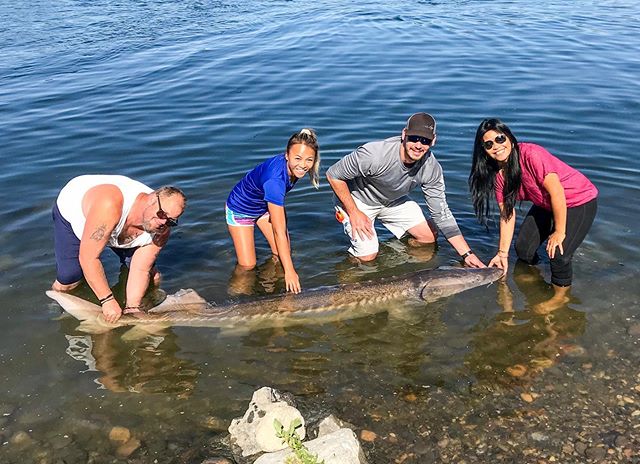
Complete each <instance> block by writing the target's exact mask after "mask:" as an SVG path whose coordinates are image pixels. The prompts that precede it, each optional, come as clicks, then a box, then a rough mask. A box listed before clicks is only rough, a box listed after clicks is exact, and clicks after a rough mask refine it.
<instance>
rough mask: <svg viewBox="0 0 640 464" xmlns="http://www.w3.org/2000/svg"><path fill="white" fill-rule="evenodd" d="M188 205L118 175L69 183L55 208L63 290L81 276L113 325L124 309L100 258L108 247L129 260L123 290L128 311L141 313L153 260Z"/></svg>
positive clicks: (176, 195)
mask: <svg viewBox="0 0 640 464" xmlns="http://www.w3.org/2000/svg"><path fill="white" fill-rule="evenodd" d="M185 206H186V197H185V195H184V193H182V191H181V190H180V189H178V188H175V187H162V188H160V189H158V190H155V191H154V190H153V189H151V188H149V187H147V186H146V185H144V184H142V183H141V182H138V181H136V180H133V179H130V178H128V177H125V176H117V175H85V176H79V177H76V178H74V179H71V180H70V181H69V183H67V185H65V187H64V188H63V189H62V190H61V191H60V194H59V195H58V199H57V200H56V203H55V204H54V206H53V223H54V234H55V252H56V281H55V282H54V283H53V285H52V289H53V290H56V291H59V292H66V291H69V290H71V289H73V288H75V287H76V286H77V285H78V284H79V283H80V281H81V279H82V277H84V278H85V279H86V281H87V283H88V284H89V286H90V287H91V289H92V290H93V292H94V293H95V295H96V297H97V298H98V300H99V301H100V304H101V306H102V312H103V314H104V318H105V320H107V321H108V322H116V321H117V320H118V319H119V318H120V316H121V314H122V308H121V306H120V304H119V303H118V302H117V301H116V300H115V298H114V297H113V294H112V293H111V289H110V287H109V282H108V281H107V278H106V276H105V272H104V268H103V266H102V263H101V262H100V254H101V253H102V251H103V250H104V248H105V247H107V246H108V247H110V248H111V249H112V250H113V251H114V252H116V254H117V255H118V256H120V259H121V261H122V262H124V259H125V257H130V258H131V263H130V266H129V277H128V280H127V286H126V295H127V296H126V298H127V300H126V305H125V308H124V309H125V311H126V312H134V311H139V310H140V306H141V302H142V297H143V296H144V294H145V292H146V290H147V287H148V286H149V282H150V280H151V278H152V277H153V278H154V280H156V281H159V277H160V276H159V273H158V272H157V271H156V269H155V266H154V264H155V261H156V258H157V256H158V253H160V250H161V249H162V248H163V247H164V245H165V244H166V243H167V240H168V239H169V236H170V234H171V227H173V226H176V225H177V224H178V218H179V217H180V215H181V214H182V213H183V211H184V208H185Z"/></svg>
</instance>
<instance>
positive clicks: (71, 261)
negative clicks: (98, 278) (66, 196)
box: [51, 203, 138, 285]
mask: <svg viewBox="0 0 640 464" xmlns="http://www.w3.org/2000/svg"><path fill="white" fill-rule="evenodd" d="M51 214H52V216H53V243H54V245H53V246H54V250H55V254H56V280H57V281H58V282H60V283H61V284H63V285H69V284H73V283H76V282H79V281H80V280H81V279H82V277H83V272H82V267H80V240H79V239H78V237H76V234H74V233H73V228H72V227H71V224H70V223H69V221H67V220H66V219H65V218H63V217H62V214H60V210H59V209H58V205H57V204H56V203H54V204H53V208H52V211H51ZM110 248H111V250H112V251H113V252H114V253H115V254H116V255H118V258H120V264H125V265H126V264H128V260H129V259H130V258H131V257H132V256H133V253H134V252H135V251H136V250H137V249H138V248H112V247H110Z"/></svg>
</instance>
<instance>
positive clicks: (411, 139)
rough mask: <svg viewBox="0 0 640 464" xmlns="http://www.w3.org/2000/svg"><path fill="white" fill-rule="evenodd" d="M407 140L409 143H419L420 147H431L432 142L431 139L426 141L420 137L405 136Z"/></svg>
mask: <svg viewBox="0 0 640 464" xmlns="http://www.w3.org/2000/svg"><path fill="white" fill-rule="evenodd" d="M407 140H408V141H409V142H411V143H418V142H420V143H421V144H422V145H431V142H433V139H428V138H426V137H422V136H421V135H407Z"/></svg>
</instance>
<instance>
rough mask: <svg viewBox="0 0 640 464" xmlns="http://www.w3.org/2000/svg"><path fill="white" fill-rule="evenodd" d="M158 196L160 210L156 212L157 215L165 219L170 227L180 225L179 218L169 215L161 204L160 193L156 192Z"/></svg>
mask: <svg viewBox="0 0 640 464" xmlns="http://www.w3.org/2000/svg"><path fill="white" fill-rule="evenodd" d="M156 198H157V199H158V212H157V213H156V216H157V218H158V219H164V220H165V221H167V222H165V224H166V225H167V226H169V227H175V226H177V225H178V220H177V219H175V218H172V217H169V215H168V214H167V213H166V212H165V211H164V210H163V209H162V205H161V204H160V194H159V193H156Z"/></svg>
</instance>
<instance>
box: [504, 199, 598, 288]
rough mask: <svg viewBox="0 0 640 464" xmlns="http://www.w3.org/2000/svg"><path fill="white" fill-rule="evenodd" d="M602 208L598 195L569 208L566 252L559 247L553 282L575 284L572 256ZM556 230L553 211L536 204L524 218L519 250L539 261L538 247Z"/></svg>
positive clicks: (553, 263) (526, 258)
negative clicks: (599, 208) (599, 206)
mask: <svg viewBox="0 0 640 464" xmlns="http://www.w3.org/2000/svg"><path fill="white" fill-rule="evenodd" d="M597 209H598V202H597V199H596V198H594V199H593V200H591V201H589V202H587V203H585V204H584V205H580V206H576V207H573V208H567V231H566V237H565V239H564V242H562V247H563V249H564V254H562V255H561V254H560V253H559V251H558V250H557V249H556V255H555V258H553V259H551V258H550V259H549V261H550V263H551V283H552V284H554V285H558V286H561V287H567V286H569V285H571V279H572V277H573V270H572V267H571V260H572V259H573V253H575V251H576V249H577V248H578V246H580V244H581V243H582V241H583V240H584V238H585V236H586V235H587V232H589V229H590V228H591V224H593V220H594V218H595V217H596V211H597ZM552 232H553V213H552V212H551V211H549V210H547V209H544V208H541V207H539V206H536V205H533V206H532V207H531V209H530V210H529V212H528V213H527V216H526V217H525V218H524V221H522V225H521V226H520V232H519V233H518V238H517V239H516V254H517V255H518V258H520V259H521V260H522V261H524V262H526V263H529V264H535V263H536V262H537V261H538V253H537V251H538V248H539V247H540V245H542V243H543V242H544V241H545V240H547V238H549V235H551V233H552Z"/></svg>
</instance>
